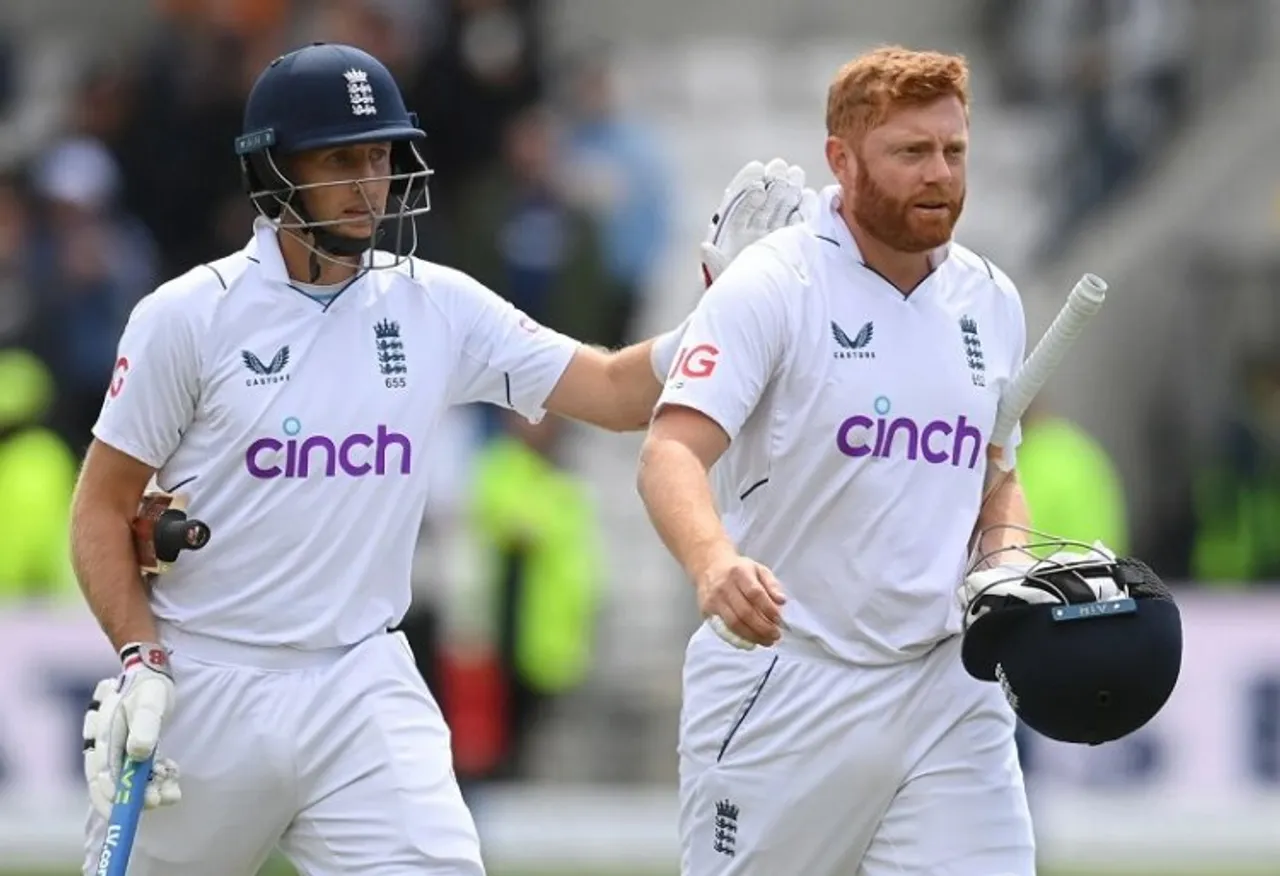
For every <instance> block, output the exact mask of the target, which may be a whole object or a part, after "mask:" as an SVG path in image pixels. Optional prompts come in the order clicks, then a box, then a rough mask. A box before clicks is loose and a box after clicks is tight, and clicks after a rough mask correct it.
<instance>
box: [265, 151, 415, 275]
mask: <svg viewBox="0 0 1280 876" xmlns="http://www.w3.org/2000/svg"><path fill="white" fill-rule="evenodd" d="M241 139H242V140H244V139H248V138H241ZM253 139H254V140H255V141H256V142H263V141H267V142H270V141H271V140H272V139H273V138H272V136H271V133H270V132H269V131H265V132H259V133H258V134H257V135H255V136H254V138H253ZM360 142H378V139H377V137H376V136H370V137H369V138H368V140H365V141H353V142H352V143H350V144H328V145H325V146H317V147H314V148H317V149H321V148H333V146H334V145H357V144H358V143H360ZM296 151H299V152H300V151H306V150H296ZM295 154H296V152H295ZM240 161H241V170H242V173H243V174H244V178H245V188H246V189H247V191H248V195H249V200H250V202H251V203H252V204H253V206H254V209H255V210H257V211H258V214H259V215H261V216H263V217H264V218H266V219H269V220H271V221H272V222H274V223H275V225H276V227H277V228H279V229H280V230H281V231H288V232H290V233H292V234H293V235H294V236H295V237H297V238H298V239H299V240H301V241H302V242H303V243H304V244H305V245H306V246H307V247H308V248H309V249H311V250H312V251H313V252H314V253H315V254H316V255H317V256H319V257H321V258H325V259H328V260H330V261H336V260H339V259H344V258H348V259H349V258H351V257H353V256H359V255H362V254H363V253H365V252H367V251H369V250H371V249H375V248H379V247H386V248H388V249H390V250H391V251H392V253H393V255H394V258H393V259H390V260H378V261H377V262H376V263H375V261H374V260H373V259H370V260H369V264H368V265H367V267H371V268H372V267H377V268H388V267H395V266H396V265H399V264H401V263H402V262H404V261H405V260H406V259H408V258H410V257H412V255H413V254H414V252H416V251H417V247H418V228H417V223H416V222H415V221H413V220H414V219H415V217H417V216H421V215H422V214H424V213H427V212H428V211H430V209H431V197H430V194H429V190H428V188H427V183H428V180H429V179H430V177H431V174H432V171H431V168H429V167H428V166H427V163H426V161H425V160H424V159H423V158H422V154H421V153H420V152H419V151H418V147H417V144H416V143H415V142H414V141H413V140H408V139H405V140H393V141H391V173H389V174H386V175H383V176H375V177H363V178H352V179H347V180H338V181H334V182H322V183H298V182H295V181H294V180H292V179H290V178H289V175H288V173H287V172H286V171H285V169H284V168H283V167H282V166H281V162H280V161H279V160H278V159H277V150H276V149H274V148H271V147H261V148H258V149H256V150H254V151H251V152H248V153H246V154H242V155H241V157H240ZM383 183H386V184H389V190H388V192H387V198H386V202H385V204H376V203H374V201H373V198H372V197H370V195H369V192H368V190H367V189H366V186H367V185H370V184H383ZM333 187H353V188H355V189H357V190H358V191H359V192H360V195H361V197H362V198H363V200H364V202H365V206H367V207H368V210H369V216H370V217H372V221H373V228H372V231H371V232H370V233H367V234H350V233H346V231H345V227H346V226H353V225H357V224H363V222H364V221H366V220H364V219H363V218H361V217H339V218H336V219H317V218H316V217H314V216H312V215H311V214H310V211H309V210H308V209H307V207H306V199H305V195H306V193H307V192H310V191H321V190H324V189H329V188H333Z"/></svg>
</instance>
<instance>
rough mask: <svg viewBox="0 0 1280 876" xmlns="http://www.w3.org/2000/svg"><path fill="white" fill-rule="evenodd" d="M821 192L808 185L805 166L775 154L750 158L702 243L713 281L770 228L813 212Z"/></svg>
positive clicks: (706, 275) (705, 269) (706, 272)
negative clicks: (768, 157)
mask: <svg viewBox="0 0 1280 876" xmlns="http://www.w3.org/2000/svg"><path fill="white" fill-rule="evenodd" d="M817 206H818V195H817V193H816V192H814V191H813V189H810V188H806V187H805V178H804V169H803V168H801V167H800V166H798V165H794V164H791V165H789V164H787V162H786V161H784V160H783V159H781V158H775V159H773V160H772V161H770V162H769V163H768V164H767V165H765V164H762V163H761V162H759V161H751V162H748V163H747V164H746V165H745V166H744V167H743V168H742V169H741V170H739V171H738V173H737V175H736V176H735V177H734V178H733V180H732V181H731V182H730V183H729V185H728V187H727V188H726V189H725V190H724V196H723V197H722V198H721V199H720V205H719V206H718V207H717V208H716V211H715V213H714V214H713V215H712V217H711V223H710V225H709V226H708V228H707V236H706V239H705V240H704V241H703V243H702V274H703V281H704V283H705V284H706V285H707V286H710V285H711V284H712V283H713V282H715V280H716V278H717V277H719V276H720V275H721V274H722V273H724V270H725V268H727V267H729V263H730V262H732V261H733V260H734V259H735V258H737V257H738V254H739V253H741V252H742V251H743V250H744V249H746V248H747V247H748V246H750V245H751V244H753V243H755V242H756V241H757V240H760V239H761V238H763V237H765V236H766V235H768V234H769V233H770V232H773V231H777V230H778V229H779V228H785V227H787V226H788V225H794V224H796V223H797V222H802V221H804V220H806V219H809V218H812V217H813V216H814V215H815V214H816V213H817Z"/></svg>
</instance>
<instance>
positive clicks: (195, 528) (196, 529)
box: [153, 508, 210, 563]
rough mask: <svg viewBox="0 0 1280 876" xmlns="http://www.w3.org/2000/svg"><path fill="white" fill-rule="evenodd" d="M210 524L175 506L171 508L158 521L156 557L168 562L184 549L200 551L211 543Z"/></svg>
mask: <svg viewBox="0 0 1280 876" xmlns="http://www.w3.org/2000/svg"><path fill="white" fill-rule="evenodd" d="M209 536H210V531H209V526H208V524H206V523H205V522H204V521H203V520H195V519H193V518H189V517H187V515H186V514H185V513H184V512H182V511H178V510H177V509H175V508H170V509H168V510H167V511H165V512H164V513H163V514H161V515H160V519H159V520H157V521H156V526H155V534H154V538H153V540H154V543H155V547H156V557H157V558H158V559H160V560H162V561H164V562H166V563H172V562H173V561H175V560H176V559H178V554H179V553H181V552H182V551H184V550H191V551H198V550H200V548H202V547H204V546H205V545H206V544H208V543H209Z"/></svg>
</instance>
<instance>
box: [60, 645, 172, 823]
mask: <svg viewBox="0 0 1280 876" xmlns="http://www.w3.org/2000/svg"><path fill="white" fill-rule="evenodd" d="M120 657H121V661H122V664H123V671H122V672H121V674H120V677H119V678H118V679H114V680H112V679H107V680H105V681H104V682H100V683H99V684H98V687H97V689H96V690H95V691H94V698H93V699H94V703H92V704H91V705H90V709H89V711H88V712H87V713H86V714H85V719H84V738H85V750H84V769H85V779H86V781H87V782H88V784H89V795H90V798H91V799H92V800H93V805H94V807H95V808H96V809H98V811H99V812H102V813H103V814H109V813H110V810H111V801H112V799H113V797H114V796H115V786H116V781H117V780H118V779H119V777H120V771H121V770H122V769H123V768H124V760H125V757H126V756H128V757H131V758H134V759H135V760H141V759H143V758H146V757H149V756H151V755H152V754H154V753H155V750H156V745H157V744H158V743H159V741H160V730H161V727H162V725H163V724H164V721H165V719H166V718H168V717H169V715H170V714H171V713H172V711H173V705H174V700H175V692H174V685H173V676H172V674H171V673H170V670H169V655H168V653H167V652H166V651H165V650H164V648H163V647H161V646H160V645H155V644H151V643H134V644H130V645H127V646H125V647H124V648H123V649H121V652H120ZM179 799H181V791H180V790H179V788H178V769H177V765H176V764H174V763H173V761H171V760H167V759H163V758H157V759H156V761H155V762H154V764H153V767H152V775H151V778H150V779H149V780H148V782H147V789H146V795H145V804H144V805H145V806H146V808H149V809H154V808H156V807H157V806H166V805H170V804H172V803H176V802H178V800H179ZM104 807H105V809H104Z"/></svg>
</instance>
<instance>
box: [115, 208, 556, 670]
mask: <svg viewBox="0 0 1280 876" xmlns="http://www.w3.org/2000/svg"><path fill="white" fill-rule="evenodd" d="M374 257H377V258H389V256H388V254H386V253H377V254H375V256H374ZM576 347H577V344H576V342H575V341H573V340H571V339H569V338H566V337H564V336H563V335H559V334H556V333H555V332H552V331H550V330H548V329H546V328H544V327H540V326H538V325H537V324H535V323H534V322H533V321H531V320H530V319H528V318H527V317H525V316H524V314H522V313H520V312H519V311H518V310H516V309H515V308H513V307H512V306H511V305H510V304H508V303H507V302H505V301H503V300H502V299H501V298H499V297H498V296H497V295H496V294H495V293H493V292H491V291H490V290H488V289H486V288H485V287H484V286H482V285H481V284H479V283H478V282H476V281H475V280H473V279H471V278H470V277H468V276H466V275H464V274H462V273H459V272H457V271H454V270H451V269H448V268H445V267H441V266H439V265H435V264H431V263H429V262H425V261H422V260H419V259H411V260H408V261H406V262H404V263H403V264H401V265H399V266H397V267H394V268H384V269H379V270H371V271H368V272H366V273H363V274H362V275H360V276H359V277H358V278H357V279H356V280H355V281H354V282H353V283H351V284H350V285H349V286H348V287H347V288H345V289H344V290H343V291H342V292H341V293H339V294H338V296H337V297H336V298H334V299H333V300H332V302H331V303H329V304H328V305H325V304H322V303H319V302H317V301H316V300H315V299H313V298H311V297H308V296H307V295H305V294H303V293H302V292H301V291H299V290H297V289H296V288H291V284H290V282H289V278H288V275H287V272H286V270H285V267H284V262H283V259H282V258H281V255H280V249H279V244H278V242H277V239H276V231H275V229H274V227H273V226H272V225H271V224H270V223H267V222H265V221H259V223H258V225H257V226H256V227H255V229H254V236H253V239H252V240H251V241H250V242H249V244H248V246H247V247H246V248H245V249H243V250H241V251H240V252H238V253H235V254H234V255H231V256H228V257H227V258H224V259H221V260H220V261H217V262H213V263H211V264H209V265H202V266H200V267H198V268H195V269H193V270H192V271H190V272H189V273H187V274H185V275H183V276H181V277H179V278H177V279H175V280H173V281H171V282H169V283H166V284H165V285H163V286H161V287H160V288H159V289H157V290H156V291H155V292H154V293H152V294H150V295H148V296H147V297H145V298H144V299H143V300H142V301H141V302H140V303H139V304H138V305H137V307H136V309H135V310H134V312H133V314H132V316H131V317H130V320H129V323H128V326H127V328H126V329H125V331H124V334H123V337H122V339H121V341H120V347H119V358H118V360H117V363H116V370H115V375H114V378H113V380H112V383H111V387H110V389H109V390H108V393H107V398H106V401H105V404H104V405H103V409H102V412H101V414H100V416H99V419H98V421H97V424H96V425H95V426H94V430H93V431H94V435H95V436H96V437H97V438H98V439H99V440H101V441H103V442H104V443H106V444H108V445H110V446H112V447H114V448H116V449H118V450H120V451H123V452H124V453H127V454H128V455H130V456H132V457H134V458H136V459H138V460H141V461H142V462H144V463H146V464H148V465H150V466H152V467H154V468H156V469H157V475H156V482H157V483H158V484H159V485H160V487H161V488H163V489H166V490H180V491H181V492H183V493H186V494H187V495H188V496H189V497H190V505H189V510H190V513H191V514H192V515H193V516H195V517H198V518H200V519H203V520H204V521H206V522H207V523H208V524H209V526H210V528H211V529H212V531H213V538H212V540H211V541H210V543H209V545H208V546H207V547H206V548H204V549H203V550H201V551H198V552H192V553H187V554H183V556H182V557H181V558H180V560H179V562H178V563H176V564H175V566H174V568H173V569H172V571H171V572H170V573H169V574H167V575H165V576H164V577H162V578H160V579H159V580H158V581H157V582H156V585H155V588H154V591H153V594H152V608H153V611H154V612H155V614H156V616H157V617H158V618H160V619H162V620H166V621H171V622H173V623H176V624H179V625H181V626H183V627H184V628H186V629H188V630H190V631H192V632H198V633H202V634H205V635H209V636H215V637H220V638H225V639H228V640H233V641H238V642H245V643H250V644H258V645H268V646H272V645H275V646H289V647H295V648H301V649H316V648H325V647H331V646H338V645H348V644H352V643H354V642H358V641H360V640H361V639H364V638H366V637H368V636H369V635H371V634H373V633H375V632H377V631H379V630H382V629H385V628H387V627H390V626H394V625H395V624H396V623H398V622H399V621H400V619H401V618H402V617H403V615H404V613H405V611H406V610H407V609H408V606H409V600H410V566H411V562H412V558H413V552H414V548H415V545H416V542H417V535H418V530H419V527H420V525H421V521H422V517H423V511H424V507H425V505H426V501H427V475H428V464H427V456H428V455H429V454H431V453H432V452H433V446H432V440H433V435H434V434H435V430H436V425H437V422H438V421H439V420H440V418H441V414H442V413H443V412H444V411H445V409H446V408H447V407H448V406H450V405H456V404H465V403H468V402H477V401H484V402H490V403H492V404H495V405H500V406H503V407H507V408H511V409H514V410H516V411H518V412H520V413H521V414H523V415H524V416H525V417H527V418H529V419H531V420H534V421H536V420H537V419H539V418H540V417H541V416H542V415H543V413H544V411H543V407H542V405H543V402H544V401H545V400H546V398H547V396H548V395H549V394H550V392H551V390H552V389H553V388H554V386H555V384H556V382H557V381H558V380H559V379H560V376H561V374H562V373H563V372H564V369H565V368H566V366H567V365H568V363H569V360H570V359H571V358H572V356H573V353H574V351H575V349H576Z"/></svg>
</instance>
